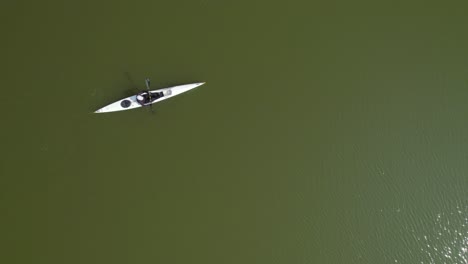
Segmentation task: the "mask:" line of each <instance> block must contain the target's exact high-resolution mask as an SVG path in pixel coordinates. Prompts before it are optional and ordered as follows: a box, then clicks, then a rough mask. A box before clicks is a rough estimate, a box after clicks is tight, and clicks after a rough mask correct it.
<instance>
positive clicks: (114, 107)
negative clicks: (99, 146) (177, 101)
mask: <svg viewBox="0 0 468 264" xmlns="http://www.w3.org/2000/svg"><path fill="white" fill-rule="evenodd" d="M203 84H205V83H204V82H201V83H191V84H184V85H178V86H173V87H168V88H163V89H158V90H153V91H150V92H151V93H156V92H162V93H163V95H164V96H162V97H160V98H158V99H156V100H154V101H152V102H151V103H148V104H146V105H150V104H155V103H158V102H161V101H163V100H166V99H169V98H171V97H174V96H176V95H179V94H181V93H185V92H187V91H190V90H192V89H195V88H197V87H198V86H201V85H203ZM136 97H137V96H136V95H132V96H129V97H127V98H123V99H120V100H118V101H116V102H114V103H112V104H109V105H106V106H104V107H103V108H100V109H98V110H96V111H95V112H94V113H109V112H117V111H123V110H130V109H135V108H140V107H142V106H143V105H141V104H140V103H138V101H137V98H136ZM146 105H145V106H146Z"/></svg>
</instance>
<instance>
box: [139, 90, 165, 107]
mask: <svg viewBox="0 0 468 264" xmlns="http://www.w3.org/2000/svg"><path fill="white" fill-rule="evenodd" d="M163 96H164V93H163V92H153V93H151V92H142V93H139V94H137V96H136V101H137V102H138V103H139V104H140V105H147V104H151V103H152V102H154V101H155V100H157V99H159V98H161V97H163Z"/></svg>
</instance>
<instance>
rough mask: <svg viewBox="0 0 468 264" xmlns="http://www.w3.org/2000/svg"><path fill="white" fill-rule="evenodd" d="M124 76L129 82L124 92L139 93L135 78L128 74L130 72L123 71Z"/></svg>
mask: <svg viewBox="0 0 468 264" xmlns="http://www.w3.org/2000/svg"><path fill="white" fill-rule="evenodd" d="M124 74H125V77H126V78H127V81H128V84H129V87H128V88H127V89H126V90H125V92H126V93H127V94H131V95H133V94H135V93H139V92H141V91H140V90H139V89H138V88H137V87H138V85H136V83H135V80H134V79H133V77H132V75H131V74H130V72H125V73H124Z"/></svg>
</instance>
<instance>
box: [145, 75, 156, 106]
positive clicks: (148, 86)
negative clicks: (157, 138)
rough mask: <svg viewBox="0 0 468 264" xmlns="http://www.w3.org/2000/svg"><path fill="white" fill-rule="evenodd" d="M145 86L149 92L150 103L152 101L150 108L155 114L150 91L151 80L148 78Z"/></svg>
mask: <svg viewBox="0 0 468 264" xmlns="http://www.w3.org/2000/svg"><path fill="white" fill-rule="evenodd" d="M145 84H146V89H147V90H148V97H149V101H150V105H149V106H150V108H151V113H153V114H154V111H153V104H152V101H151V91H150V84H151V83H150V79H149V78H146V79H145Z"/></svg>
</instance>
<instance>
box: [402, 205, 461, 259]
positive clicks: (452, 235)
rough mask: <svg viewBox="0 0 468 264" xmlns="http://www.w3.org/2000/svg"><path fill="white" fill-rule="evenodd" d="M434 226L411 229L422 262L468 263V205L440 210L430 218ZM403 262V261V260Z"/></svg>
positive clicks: (431, 224)
mask: <svg viewBox="0 0 468 264" xmlns="http://www.w3.org/2000/svg"><path fill="white" fill-rule="evenodd" d="M427 220H430V221H432V223H428V226H432V228H429V229H426V230H423V231H421V232H417V231H415V230H414V229H412V230H411V232H412V233H413V236H414V239H416V241H417V244H418V245H419V248H420V252H414V254H416V255H419V257H417V258H416V259H420V263H431V264H432V263H457V264H458V263H460V264H466V263H468V207H464V208H463V207H460V206H457V207H456V210H452V211H445V212H440V213H438V214H436V215H432V217H430V218H429V219H427ZM402 262H403V261H402Z"/></svg>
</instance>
